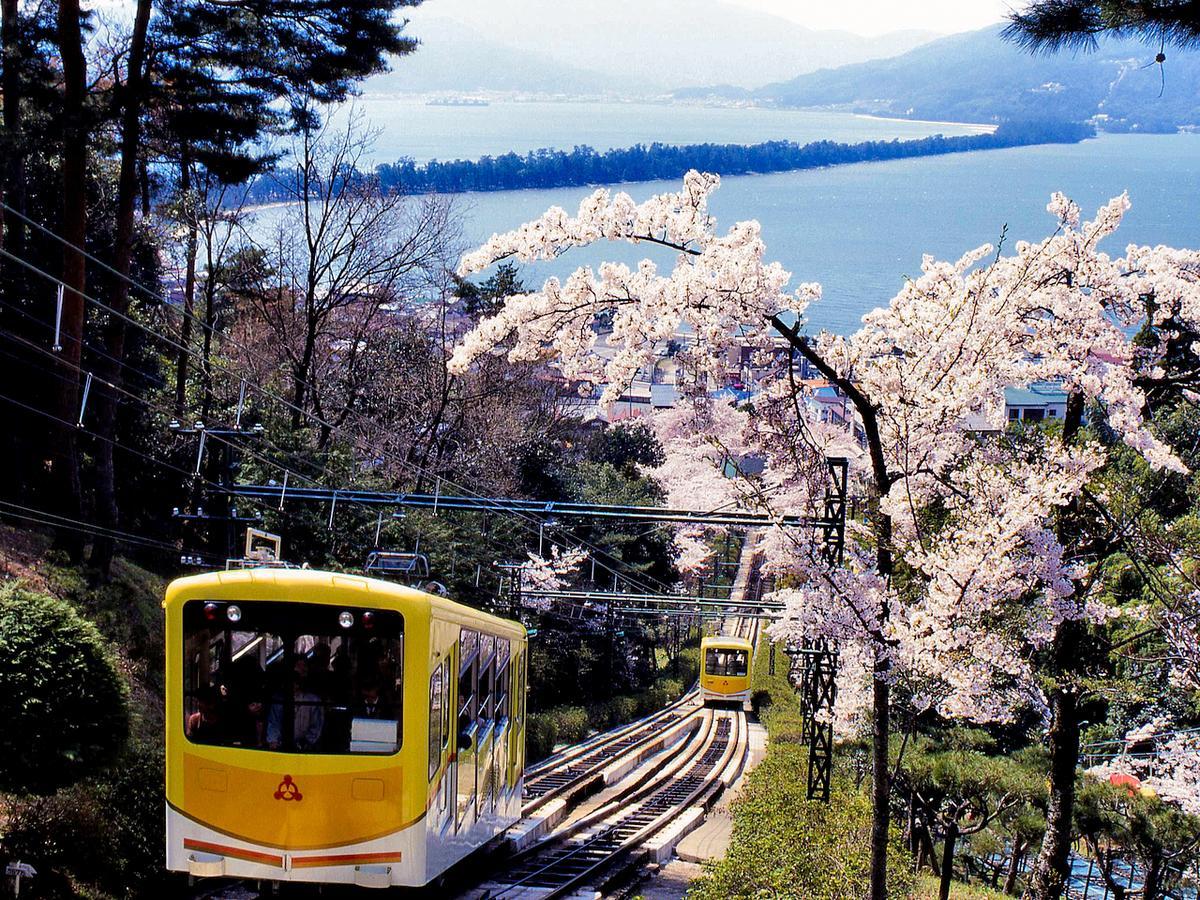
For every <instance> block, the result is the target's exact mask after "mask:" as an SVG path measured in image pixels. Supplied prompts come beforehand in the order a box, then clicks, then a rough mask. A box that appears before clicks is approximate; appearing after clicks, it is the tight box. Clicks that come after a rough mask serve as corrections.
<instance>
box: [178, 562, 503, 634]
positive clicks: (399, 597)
mask: <svg viewBox="0 0 1200 900" xmlns="http://www.w3.org/2000/svg"><path fill="white" fill-rule="evenodd" d="M240 586H241V587H250V588H253V589H254V593H255V594H256V595H258V596H256V597H254V598H253V599H273V598H271V597H269V596H263V595H262V591H263V590H264V589H269V588H270V587H272V586H276V587H281V588H289V589H296V588H299V589H305V588H309V589H318V590H319V589H326V590H334V591H358V592H360V593H361V592H365V593H367V594H370V595H373V596H374V597H376V598H379V599H384V598H386V599H387V600H390V601H391V602H392V603H395V604H399V605H400V606H401V607H402V608H407V609H410V610H414V609H422V610H424V611H432V610H442V611H444V612H453V613H456V614H458V615H460V616H468V617H470V618H473V619H478V620H480V621H481V622H486V623H487V624H489V625H491V626H492V627H493V628H503V629H505V630H510V631H511V630H516V631H520V632H521V634H522V636H524V634H525V626H524V625H522V624H521V623H520V622H515V621H513V620H511V619H502V618H500V617H499V616H493V615H492V614H491V613H486V612H484V611H483V610H480V609H476V608H475V607H473V606H467V605H466V604H464V603H457V602H455V601H454V600H449V599H447V598H446V597H439V596H438V595H436V594H430V593H427V592H425V591H419V590H417V589H416V588H411V587H408V586H407V585H403V584H396V583H395V582H392V581H383V580H381V579H379V578H367V577H365V576H363V575H355V574H352V573H346V572H328V571H324V570H321V569H284V568H274V567H267V566H264V567H262V568H257V569H231V570H229V571H221V572H206V573H204V574H201V575H188V576H186V577H184V578H176V579H175V580H174V581H172V582H171V583H170V584H169V585H168V586H167V593H166V596H165V597H164V598H163V604H162V605H163V608H164V609H170V608H171V607H173V606H176V605H178V604H180V603H183V602H185V601H187V600H195V599H203V598H204V597H205V596H206V594H207V593H208V592H212V591H219V592H220V595H221V596H220V597H219V598H217V599H225V598H227V597H228V596H229V594H230V593H231V592H233V591H236V590H237V588H238V587H240ZM247 599H251V598H247Z"/></svg>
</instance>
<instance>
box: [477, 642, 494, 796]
mask: <svg viewBox="0 0 1200 900" xmlns="http://www.w3.org/2000/svg"><path fill="white" fill-rule="evenodd" d="M495 702H496V638H495V637H494V636H493V635H490V634H484V635H481V636H480V638H479V705H478V710H479V718H478V728H477V729H476V732H477V734H478V735H479V748H478V749H479V752H478V753H476V754H475V766H476V770H475V784H476V789H477V791H478V794H477V797H476V808H477V809H478V810H479V813H478V814H479V818H481V819H482V818H483V817H484V816H485V815H488V814H489V813H490V812H491V811H492V807H491V800H490V798H491V794H492V783H493V782H494V781H495V775H496V771H495V769H494V768H493V765H492V746H493V744H494V743H495V724H496V714H495V711H496V707H495Z"/></svg>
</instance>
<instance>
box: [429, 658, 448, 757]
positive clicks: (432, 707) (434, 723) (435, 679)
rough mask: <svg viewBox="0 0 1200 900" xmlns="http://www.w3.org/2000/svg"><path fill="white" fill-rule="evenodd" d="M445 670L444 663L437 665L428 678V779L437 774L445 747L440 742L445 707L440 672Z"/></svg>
mask: <svg viewBox="0 0 1200 900" xmlns="http://www.w3.org/2000/svg"><path fill="white" fill-rule="evenodd" d="M444 669H445V663H442V664H440V665H438V667H437V668H436V669H434V670H433V675H431V676H430V678H429V777H430V779H432V778H433V776H434V775H436V774H437V771H438V768H439V767H440V766H441V763H442V747H443V746H445V744H444V743H443V740H442V723H443V720H444V716H443V708H444V706H445V697H444V695H443V693H442V691H443V686H444V682H443V680H442V672H443V671H444Z"/></svg>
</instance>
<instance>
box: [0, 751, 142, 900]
mask: <svg viewBox="0 0 1200 900" xmlns="http://www.w3.org/2000/svg"><path fill="white" fill-rule="evenodd" d="M163 803H164V795H163V755H162V748H161V746H160V745H158V744H157V743H140V742H138V743H134V744H132V745H131V746H130V747H129V749H128V750H127V751H126V752H125V753H123V754H122V755H121V757H120V758H119V760H118V761H117V764H116V765H115V766H113V767H112V768H111V769H108V770H105V771H103V772H100V773H98V774H97V775H96V776H95V777H94V778H92V779H90V780H89V781H87V782H84V783H81V784H78V785H74V786H72V787H69V788H64V789H62V790H60V791H59V792H58V793H56V794H53V795H50V796H45V797H26V798H21V799H19V800H17V801H15V802H13V803H12V804H11V805H10V807H9V810H8V821H7V823H6V827H5V830H4V834H3V838H2V840H0V849H2V850H3V853H4V854H5V856H7V857H8V858H13V859H20V860H22V861H24V862H28V863H31V864H32V865H33V866H34V867H35V868H36V869H37V870H38V878H37V880H36V881H35V882H34V884H33V886H34V888H36V890H37V893H36V895H34V896H37V897H42V898H55V900H57V898H64V900H65V898H68V897H78V896H81V895H86V896H93V897H96V896H112V897H157V896H162V895H163V894H162V892H163V889H164V887H165V885H166V874H165V872H164V871H163V868H162V848H163V842H164V841H165V834H164V827H163V826H164V821H163ZM22 896H24V894H22Z"/></svg>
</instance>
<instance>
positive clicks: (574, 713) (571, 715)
mask: <svg viewBox="0 0 1200 900" xmlns="http://www.w3.org/2000/svg"><path fill="white" fill-rule="evenodd" d="M550 712H551V714H553V715H554V716H555V718H556V720H557V725H558V740H559V743H562V744H575V743H578V742H579V741H582V740H583V739H584V738H585V737H587V736H588V733H589V732H590V731H591V729H592V723H591V719H590V718H589V717H588V711H587V710H586V709H584V708H583V707H582V706H560V707H558V708H557V709H552V710H550Z"/></svg>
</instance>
